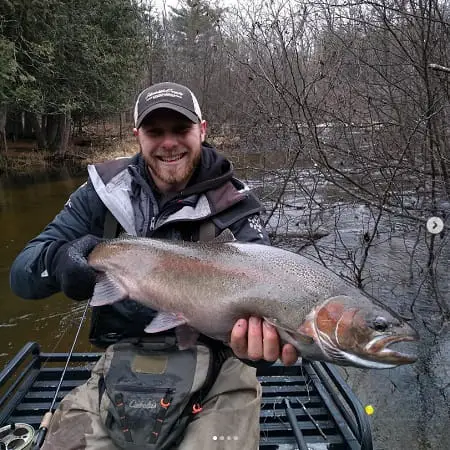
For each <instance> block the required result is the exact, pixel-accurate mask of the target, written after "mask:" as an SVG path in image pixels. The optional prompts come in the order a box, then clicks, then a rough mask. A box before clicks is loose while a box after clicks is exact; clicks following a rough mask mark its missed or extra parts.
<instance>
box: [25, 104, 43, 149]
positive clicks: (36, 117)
mask: <svg viewBox="0 0 450 450" xmlns="http://www.w3.org/2000/svg"><path fill="white" fill-rule="evenodd" d="M28 119H29V121H30V123H31V126H32V128H33V130H34V134H35V136H36V141H37V146H38V149H39V150H45V149H46V147H47V139H46V136H45V132H44V128H43V127H42V126H41V120H40V119H41V116H40V114H36V113H30V114H29V116H28Z"/></svg>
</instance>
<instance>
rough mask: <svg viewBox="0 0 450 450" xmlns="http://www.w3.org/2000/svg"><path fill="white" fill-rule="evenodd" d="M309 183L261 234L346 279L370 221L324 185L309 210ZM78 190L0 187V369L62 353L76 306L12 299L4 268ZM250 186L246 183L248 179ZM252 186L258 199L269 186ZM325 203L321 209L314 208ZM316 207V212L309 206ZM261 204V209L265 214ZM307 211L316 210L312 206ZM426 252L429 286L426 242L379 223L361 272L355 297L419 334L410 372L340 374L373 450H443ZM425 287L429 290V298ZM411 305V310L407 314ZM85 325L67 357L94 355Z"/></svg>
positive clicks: (445, 344) (436, 324) (444, 281)
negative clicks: (35, 353) (309, 236)
mask: <svg viewBox="0 0 450 450" xmlns="http://www.w3.org/2000/svg"><path fill="white" fill-rule="evenodd" d="M314 177H315V175H314V174H311V173H309V172H308V173H305V174H304V178H303V179H302V180H300V181H299V180H298V179H297V182H300V183H301V184H302V186H303V190H302V191H301V192H299V191H298V190H297V188H296V187H295V186H294V187H292V188H291V189H288V190H287V194H286V195H285V196H284V198H283V201H284V205H283V206H282V207H281V208H279V209H277V211H276V214H274V215H273V216H272V217H271V219H270V221H269V228H270V229H272V230H276V231H277V233H279V234H280V235H283V234H284V233H288V235H289V239H276V240H275V245H280V246H284V247H286V248H289V249H292V250H294V251H295V250H299V249H302V253H304V254H306V255H308V256H310V257H311V258H313V259H317V258H318V257H319V256H320V258H321V259H322V260H323V261H324V262H326V263H327V264H328V265H329V267H331V268H332V269H333V270H335V271H336V272H338V273H341V274H343V275H344V276H348V277H350V278H352V272H354V270H353V269H354V267H355V265H352V264H349V261H352V260H353V261H355V263H356V265H358V261H361V257H362V252H361V248H362V246H361V243H362V242H363V240H364V236H365V234H366V233H367V232H368V231H370V230H371V229H373V222H374V216H373V214H372V211H370V209H369V208H368V207H367V206H366V205H359V204H355V203H348V202H347V203H346V202H343V201H342V199H336V198H333V196H332V195H331V194H330V192H328V193H327V186H326V183H323V184H322V185H321V186H322V187H321V190H320V189H319V190H317V186H316V187H315V188H314V189H315V201H317V199H318V196H319V197H320V198H321V201H320V202H319V203H315V202H314V203H312V202H311V197H310V196H306V195H304V194H305V192H307V191H308V189H307V188H308V183H310V182H311V181H310V180H312V179H314ZM84 181H85V179H84V175H83V176H79V175H78V174H74V173H70V172H69V171H67V170H63V171H61V172H60V173H59V174H56V175H47V174H45V175H44V174H42V175H38V176H34V177H26V178H22V179H20V180H17V179H15V180H11V179H3V180H1V181H0V183H1V186H0V249H1V255H2V258H1V260H0V295H1V296H0V367H3V365H4V364H6V363H7V361H8V360H9V359H10V358H11V357H12V356H13V355H14V354H15V353H16V352H17V351H18V350H19V349H20V348H21V347H22V346H23V345H24V344H25V343H26V342H28V341H38V342H39V343H40V345H41V346H42V348H43V350H44V351H52V352H64V351H68V349H69V348H70V345H71V344H72V340H73V337H74V335H75V333H76V329H77V327H78V325H79V322H80V319H81V316H82V314H83V308H84V304H79V303H76V302H73V301H70V300H68V299H66V298H65V297H64V296H63V295H61V294H57V295H54V296H52V297H51V298H48V299H43V300H33V301H32V300H22V299H20V298H17V297H16V296H15V295H14V294H13V293H12V292H11V291H10V288H9V281H8V274H9V267H10V264H11V262H12V261H13V259H14V257H15V256H16V254H17V253H18V252H19V251H20V250H21V249H22V248H23V246H24V245H25V243H26V242H27V241H28V240H29V239H31V238H32V237H34V236H35V235H36V234H38V233H39V232H40V231H41V230H42V229H43V228H44V227H45V225H46V224H47V223H48V222H49V221H50V220H51V219H52V218H53V217H54V216H55V214H57V212H58V211H59V210H60V209H61V207H62V205H63V204H64V203H65V201H66V200H67V198H68V196H69V194H70V193H71V192H72V191H74V190H75V189H76V188H77V187H78V186H79V185H80V184H82V183H83V182H84ZM250 181H251V180H250ZM264 183H265V184H264V186H262V185H261V182H254V181H253V182H252V185H253V187H254V188H256V189H257V190H259V191H260V192H261V193H262V194H264V192H266V191H267V186H268V185H270V184H271V183H270V180H267V179H266V180H265V181H264ZM325 198H327V199H328V203H327V202H325V201H324V199H325ZM317 204H320V208H318V207H317ZM271 205H272V204H271V201H270V200H269V201H267V207H268V210H269V211H270V207H271ZM315 205H316V206H315ZM308 230H309V231H311V230H314V231H318V230H320V231H322V232H323V234H326V236H325V237H323V238H322V239H320V240H319V241H316V243H315V245H305V242H304V238H302V237H299V238H296V233H299V236H304V234H305V232H307V231H308ZM433 239H434V242H433V245H434V247H433V248H434V249H436V248H437V249H439V250H435V253H437V258H436V265H435V270H436V283H435V285H434V286H431V287H430V286H429V285H428V284H427V282H426V279H425V277H424V276H423V267H424V261H425V260H426V258H427V255H428V250H429V248H430V243H431V236H430V235H429V234H427V232H426V230H425V229H423V228H420V227H419V228H418V227H417V224H410V223H408V222H406V221H403V222H399V221H395V220H394V221H392V220H391V219H389V220H388V219H387V218H386V219H383V220H382V221H381V222H380V224H379V225H378V228H377V234H376V237H375V239H374V240H373V242H372V245H371V248H370V252H369V254H368V258H367V263H366V268H365V270H364V283H363V285H364V288H365V289H367V290H369V291H370V292H371V293H372V294H374V295H375V296H377V297H378V298H380V300H382V301H384V302H385V303H387V304H389V305H390V306H391V307H392V308H393V309H395V310H397V311H399V312H401V313H402V314H403V315H407V316H410V317H411V318H412V319H413V324H414V326H415V327H416V328H417V329H418V331H419V332H420V335H421V341H420V343H418V344H408V345H409V346H410V347H409V349H413V350H415V351H417V352H418V354H419V360H418V362H417V363H416V364H414V365H410V366H405V367H400V368H395V369H390V370H382V371H375V370H372V371H365V370H358V369H353V368H351V369H345V370H343V374H344V376H345V377H346V378H347V381H348V382H349V384H350V386H351V387H352V388H353V389H354V391H355V392H356V394H357V395H358V396H359V398H360V399H361V401H362V403H363V404H371V405H372V406H373V407H374V410H375V413H374V414H373V415H372V416H371V421H372V425H373V433H374V438H375V448H376V449H377V450H391V449H394V450H396V449H399V450H403V449H411V450H416V449H417V450H423V449H439V450H440V449H450V408H449V402H450V333H449V330H448V328H446V324H445V323H444V322H443V321H442V314H441V312H440V310H439V308H438V306H437V302H436V301H435V298H434V297H433V295H434V293H435V292H436V290H438V292H439V296H440V298H445V299H446V300H447V301H448V300H449V297H450V289H449V285H450V266H449V259H450V248H449V245H448V243H449V238H448V235H447V236H437V237H435V238H433ZM432 288H434V289H432ZM412 306H413V307H412ZM87 336H88V321H87V323H86V324H85V325H84V327H83V329H82V332H81V334H80V337H79V341H78V345H77V347H76V349H75V350H76V351H96V349H95V348H93V347H92V346H91V345H90V343H89V341H88V338H87Z"/></svg>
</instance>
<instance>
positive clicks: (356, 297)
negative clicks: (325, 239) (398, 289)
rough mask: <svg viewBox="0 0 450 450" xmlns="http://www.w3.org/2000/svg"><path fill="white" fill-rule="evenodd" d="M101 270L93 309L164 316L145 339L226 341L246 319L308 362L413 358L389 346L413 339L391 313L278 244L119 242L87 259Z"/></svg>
mask: <svg viewBox="0 0 450 450" xmlns="http://www.w3.org/2000/svg"><path fill="white" fill-rule="evenodd" d="M89 264H90V265H91V266H92V267H93V268H94V269H95V270H96V271H97V272H98V282H97V285H96V288H95V291H94V295H93V298H92V300H91V305H92V306H100V305H104V304H109V303H114V302H116V301H121V300H124V299H127V298H130V299H133V300H135V301H138V302H140V303H142V304H144V305H146V306H148V307H150V308H152V309H154V310H157V311H158V312H159V314H158V315H157V317H156V318H155V319H154V320H153V321H152V322H151V323H150V324H149V326H148V327H147V328H146V331H147V332H149V333H155V332H160V331H164V330H167V329H171V328H177V329H178V330H182V329H184V330H186V329H189V330H192V329H194V330H196V331H198V332H199V333H202V334H205V335H207V336H210V337H212V338H215V339H220V340H222V341H224V342H228V340H229V336H230V332H231V329H232V328H233V325H234V324H235V323H236V321H237V320H238V319H240V318H248V317H249V316H259V317H262V318H264V319H265V320H267V321H268V322H270V323H272V324H273V325H274V326H275V327H276V328H277V331H278V332H279V334H280V337H281V339H282V340H283V341H284V342H290V343H292V344H293V345H294V346H295V347H296V348H297V349H298V350H299V352H300V353H301V355H302V356H303V357H305V358H309V359H315V360H326V361H332V362H335V363H336V364H341V365H353V366H357V367H371V368H386V367H393V366H396V365H399V364H406V363H411V362H413V361H414V360H415V358H414V357H411V356H409V355H404V354H401V353H397V352H394V351H392V350H390V349H388V348H387V346H388V345H390V344H392V343H393V342H398V341H404V340H415V339H416V338H417V335H416V333H415V331H414V330H413V329H412V328H411V327H410V326H409V325H408V324H406V323H405V322H404V321H402V320H401V319H400V318H398V317H397V316H396V315H395V314H394V313H393V312H391V311H389V310H387V309H386V308H384V307H382V306H381V305H379V304H378V303H377V302H375V301H374V300H372V299H371V298H369V297H367V296H366V295H365V294H364V293H363V292H362V291H360V290H359V289H357V288H355V287H353V286H352V285H350V284H348V283H346V282H344V281H343V280H342V279H340V278H339V277H338V276H336V275H335V274H334V273H333V272H331V271H330V270H328V269H326V268H325V267H323V266H321V265H319V264H317V263H315V262H313V261H311V260H309V259H307V258H305V257H303V256H301V255H298V254H296V253H293V252H289V251H286V250H282V249H280V248H276V247H273V246H265V245H259V244H252V243H241V242H238V241H235V240H233V241H231V240H229V237H227V236H225V237H221V238H219V241H213V242H209V243H192V242H184V241H169V240H159V239H151V238H132V237H130V238H119V239H115V240H111V241H106V242H103V243H101V244H99V245H98V246H97V247H96V248H95V249H94V250H93V251H92V253H91V254H90V256H89Z"/></svg>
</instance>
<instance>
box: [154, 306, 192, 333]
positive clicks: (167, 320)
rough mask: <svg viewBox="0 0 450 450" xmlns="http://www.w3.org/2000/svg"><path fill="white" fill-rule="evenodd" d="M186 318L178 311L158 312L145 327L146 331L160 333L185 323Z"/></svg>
mask: <svg viewBox="0 0 450 450" xmlns="http://www.w3.org/2000/svg"><path fill="white" fill-rule="evenodd" d="M186 323H187V320H186V318H185V317H184V316H183V315H182V314H179V313H170V312H164V311H161V312H159V313H158V314H157V315H156V317H155V318H154V319H153V320H152V321H151V322H150V323H149V324H148V325H147V327H146V328H145V332H146V333H160V332H161V331H167V330H171V329H172V328H176V327H180V326H182V325H186Z"/></svg>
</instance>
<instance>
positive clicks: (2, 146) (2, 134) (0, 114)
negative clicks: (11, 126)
mask: <svg viewBox="0 0 450 450" xmlns="http://www.w3.org/2000/svg"><path fill="white" fill-rule="evenodd" d="M6 115H7V108H6V105H0V153H6V152H7V150H8V145H7V144H6Z"/></svg>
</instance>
